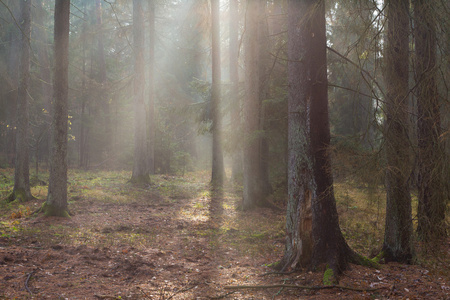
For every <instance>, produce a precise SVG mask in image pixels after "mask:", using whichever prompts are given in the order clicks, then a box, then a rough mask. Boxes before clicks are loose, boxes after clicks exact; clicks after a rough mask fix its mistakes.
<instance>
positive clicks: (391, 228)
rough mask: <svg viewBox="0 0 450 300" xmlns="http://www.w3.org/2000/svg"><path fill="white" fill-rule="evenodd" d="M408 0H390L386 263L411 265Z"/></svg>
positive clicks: (387, 66) (386, 140) (386, 132)
mask: <svg viewBox="0 0 450 300" xmlns="http://www.w3.org/2000/svg"><path fill="white" fill-rule="evenodd" d="M408 43H409V0H391V1H389V2H388V6H387V36H386V48H385V49H386V50H385V51H386V52H385V70H384V76H385V81H386V89H387V96H386V97H387V99H386V106H385V114H386V122H385V129H384V130H385V146H384V147H385V151H386V159H387V166H386V225H385V234H384V243H383V251H384V256H385V259H386V261H397V262H402V263H411V262H412V259H413V256H414V248H413V239H412V233H413V228H412V216H411V195H410V183H409V177H410V173H411V168H410V165H411V161H410V156H409V153H410V152H409V151H410V143H409V137H408V114H407V107H408V97H409V96H408V94H409V87H408V77H409V75H408V66H409V55H408V54H409V44H408Z"/></svg>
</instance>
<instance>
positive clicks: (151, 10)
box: [147, 0, 156, 174]
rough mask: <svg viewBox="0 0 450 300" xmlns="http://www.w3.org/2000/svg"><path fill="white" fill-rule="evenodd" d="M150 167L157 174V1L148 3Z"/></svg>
mask: <svg viewBox="0 0 450 300" xmlns="http://www.w3.org/2000/svg"><path fill="white" fill-rule="evenodd" d="M148 22H149V24H148V37H149V41H148V44H149V52H148V60H149V63H148V64H149V66H148V120H147V121H148V140H149V141H148V165H149V166H148V167H149V172H150V174H155V34H156V33H155V0H149V2H148Z"/></svg>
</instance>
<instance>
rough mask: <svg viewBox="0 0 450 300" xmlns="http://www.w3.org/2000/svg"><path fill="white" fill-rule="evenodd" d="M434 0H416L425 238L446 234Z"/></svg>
mask: <svg viewBox="0 0 450 300" xmlns="http://www.w3.org/2000/svg"><path fill="white" fill-rule="evenodd" d="M433 3H434V1H424V0H415V1H414V17H415V18H414V21H415V22H414V24H415V27H414V37H415V56H414V57H415V66H416V82H417V110H418V111H417V128H418V131H417V135H418V146H419V151H418V166H419V169H418V173H419V174H418V190H419V197H418V200H419V205H418V226H417V232H418V234H419V236H420V237H421V238H422V239H424V240H435V241H436V240H439V239H441V238H443V237H445V236H446V229H445V211H446V198H445V192H444V177H443V174H444V169H443V168H444V165H443V164H444V161H445V160H444V156H445V153H444V148H443V144H442V143H441V140H440V138H441V117H440V111H439V109H440V108H439V100H438V89H437V84H436V73H437V66H436V21H435V15H434V14H433V6H434V5H435V3H434V4H433Z"/></svg>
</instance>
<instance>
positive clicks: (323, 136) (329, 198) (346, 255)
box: [280, 0, 359, 275]
mask: <svg viewBox="0 0 450 300" xmlns="http://www.w3.org/2000/svg"><path fill="white" fill-rule="evenodd" d="M288 22H289V23H288V58H289V61H288V81H289V98H288V107H289V115H288V124H289V125H288V126H289V141H288V143H289V145H288V147H289V166H288V197H289V198H288V207H287V217H286V231H287V237H286V251H285V255H284V257H283V260H282V261H281V264H280V266H281V268H282V269H288V268H291V269H296V268H300V267H310V268H315V267H317V266H319V265H321V264H328V265H329V266H330V268H332V269H333V271H334V272H335V274H336V275H337V274H339V273H341V272H342V271H343V270H344V269H345V268H346V267H347V266H348V263H349V262H357V261H358V258H359V256H358V255H357V254H356V253H354V252H353V251H352V250H351V249H350V248H349V246H348V245H347V243H346V242H345V239H344V237H343V236H342V233H341V230H340V228H339V220H338V214H337V209H336V202H335V199H334V192H333V179H332V175H331V163H330V156H329V152H328V149H329V145H330V131H329V119H328V92H327V84H328V82H327V59H326V36H325V4H324V1H321V0H314V1H313V0H304V1H295V0H291V1H289V13H288Z"/></svg>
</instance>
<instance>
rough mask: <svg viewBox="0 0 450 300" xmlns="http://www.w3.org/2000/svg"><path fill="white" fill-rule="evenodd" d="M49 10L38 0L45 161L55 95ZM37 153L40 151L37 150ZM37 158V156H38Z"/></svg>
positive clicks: (38, 48)
mask: <svg viewBox="0 0 450 300" xmlns="http://www.w3.org/2000/svg"><path fill="white" fill-rule="evenodd" d="M47 14H48V12H47V11H46V10H45V8H44V7H43V4H42V0H37V1H36V13H35V15H34V16H35V18H34V20H35V21H34V22H35V23H36V26H35V27H34V28H33V31H34V32H35V38H36V40H37V41H39V44H38V46H37V56H38V59H39V73H40V74H39V76H40V80H41V93H42V96H41V98H42V99H44V108H45V110H46V111H47V113H46V115H45V119H44V120H45V122H46V124H45V130H46V131H47V133H46V134H45V136H46V137H47V138H46V142H45V149H46V150H47V151H45V161H46V162H47V166H48V161H49V158H50V157H49V153H50V147H51V146H50V145H51V137H50V126H51V121H52V120H51V119H52V96H53V84H52V70H51V66H50V59H49V53H48V44H47V39H48V36H47V32H46V31H45V30H44V23H45V22H46V20H47ZM36 153H39V152H38V150H36ZM36 159H37V156H36Z"/></svg>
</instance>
